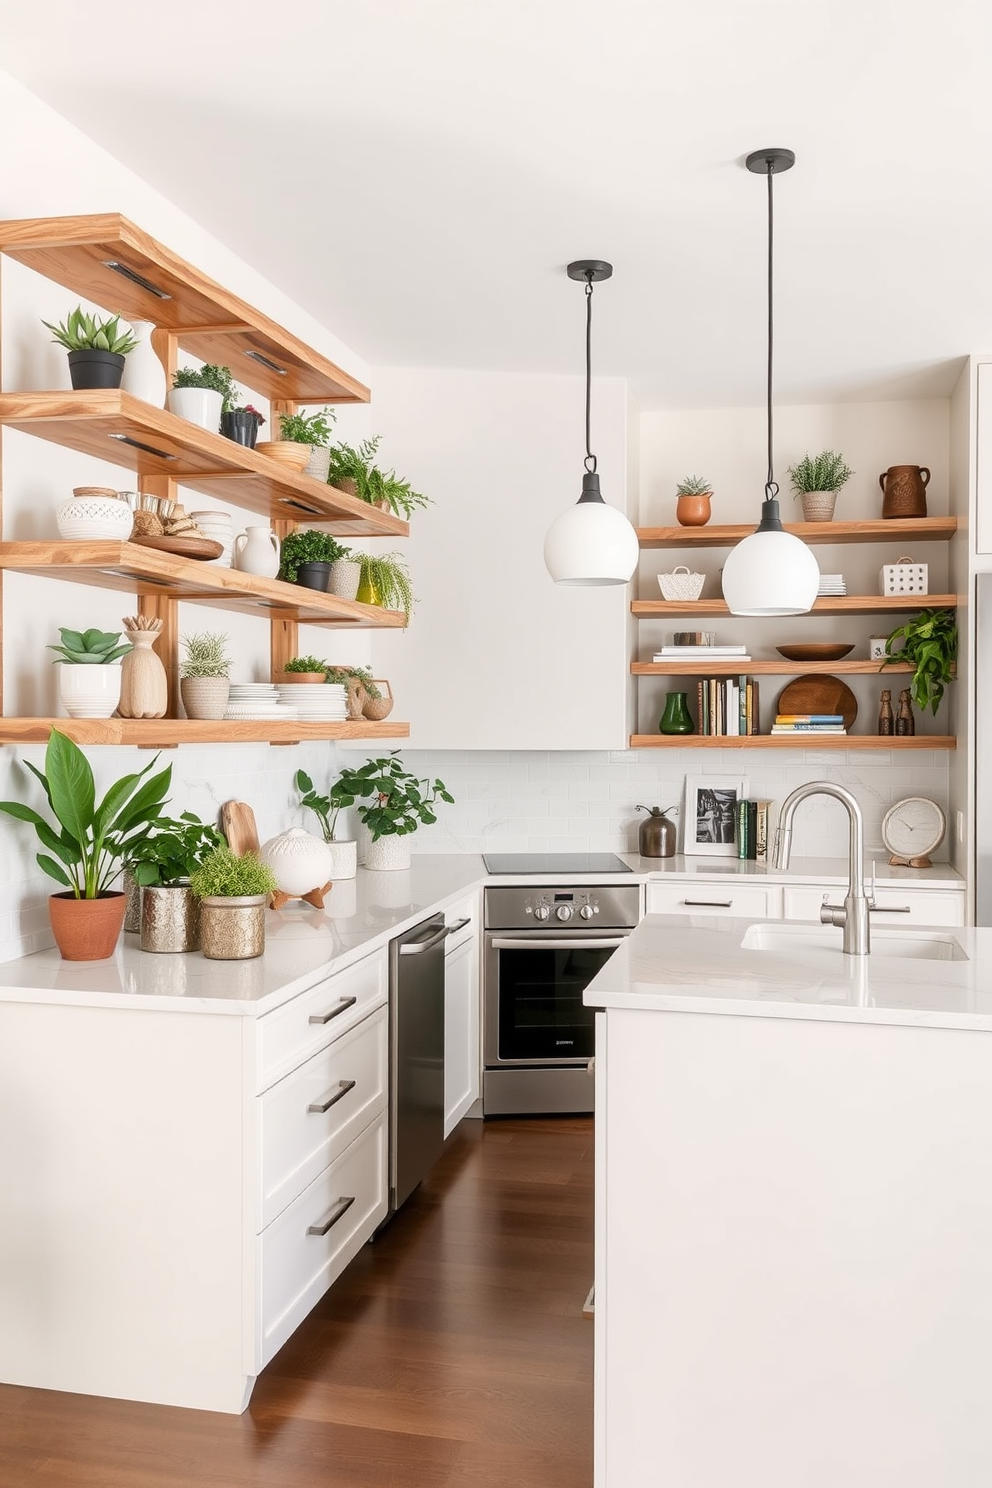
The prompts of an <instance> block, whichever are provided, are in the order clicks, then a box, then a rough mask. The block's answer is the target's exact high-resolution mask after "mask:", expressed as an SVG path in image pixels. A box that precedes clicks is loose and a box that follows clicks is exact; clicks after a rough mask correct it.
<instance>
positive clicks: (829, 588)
mask: <svg viewBox="0 0 992 1488" xmlns="http://www.w3.org/2000/svg"><path fill="white" fill-rule="evenodd" d="M816 592H817V594H824V595H826V594H846V593H847V583H846V581H845V579H844V575H843V574H842V573H839V574H825V573H821V575H820V583H819V587H818V588H817V591H816Z"/></svg>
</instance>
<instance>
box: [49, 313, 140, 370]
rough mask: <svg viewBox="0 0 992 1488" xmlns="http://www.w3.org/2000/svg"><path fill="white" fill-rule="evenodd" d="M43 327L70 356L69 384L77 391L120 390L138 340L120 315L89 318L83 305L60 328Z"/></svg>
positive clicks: (61, 323)
mask: <svg viewBox="0 0 992 1488" xmlns="http://www.w3.org/2000/svg"><path fill="white" fill-rule="evenodd" d="M42 325H44V326H47V327H48V329H49V330H50V331H51V333H52V340H53V341H57V342H58V343H59V345H60V346H64V347H65V349H66V351H67V352H68V353H69V381H70V382H71V383H72V386H73V387H74V388H76V389H77V390H78V389H84V388H119V387H120V385H121V378H122V377H123V376H124V358H125V357H126V356H127V354H128V352H129V351H133V350H134V348H135V347H136V346H137V344H138V341H137V338H136V337H135V336H134V335H133V334H132V331H131V327H130V326H129V325H127V323H126V322H125V323H124V324H122V323H121V318H120V316H119V315H109V316H105V317H101V316H99V315H87V313H86V311H85V310H84V309H83V307H82V305H77V306H76V308H75V310H71V311H70V312H69V314H68V315H67V316H66V318H65V320H64V321H60V322H59V324H58V325H57V326H54V325H52V324H51V322H50V321H47V320H43V321H42Z"/></svg>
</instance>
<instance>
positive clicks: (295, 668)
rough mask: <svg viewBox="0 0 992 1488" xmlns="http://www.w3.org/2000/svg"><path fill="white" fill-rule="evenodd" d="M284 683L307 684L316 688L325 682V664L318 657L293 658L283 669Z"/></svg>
mask: <svg viewBox="0 0 992 1488" xmlns="http://www.w3.org/2000/svg"><path fill="white" fill-rule="evenodd" d="M283 679H284V681H286V682H308V683H310V684H311V685H312V686H317V685H318V684H320V683H322V682H326V681H327V662H326V661H321V660H320V657H319V656H293V657H291V658H290V660H289V661H287V663H286V665H285V666H284V667H283Z"/></svg>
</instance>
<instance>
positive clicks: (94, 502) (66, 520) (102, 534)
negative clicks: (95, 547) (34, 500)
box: [55, 496, 134, 542]
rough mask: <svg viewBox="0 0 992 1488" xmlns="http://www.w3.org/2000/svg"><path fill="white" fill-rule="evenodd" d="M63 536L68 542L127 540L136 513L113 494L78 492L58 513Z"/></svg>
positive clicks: (60, 531) (57, 519)
mask: <svg viewBox="0 0 992 1488" xmlns="http://www.w3.org/2000/svg"><path fill="white" fill-rule="evenodd" d="M55 523H56V526H57V527H58V530H59V537H61V538H63V539H64V540H65V541H67V542H95V541H97V540H98V539H100V538H110V539H113V540H114V541H117V542H126V541H127V539H128V538H129V537H130V536H131V528H132V527H133V526H134V513H133V512H132V510H131V508H130V507H129V506H128V505H127V503H126V502H124V501H118V500H117V499H116V498H115V497H113V496H74V497H73V498H72V500H71V501H64V502H63V503H62V505H61V506H60V507H59V509H58V511H57V512H56V513H55Z"/></svg>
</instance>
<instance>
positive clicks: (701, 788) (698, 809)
mask: <svg viewBox="0 0 992 1488" xmlns="http://www.w3.org/2000/svg"><path fill="white" fill-rule="evenodd" d="M745 800H747V781H746V780H742V779H741V778H740V777H739V776H734V775H687V776H686V778H685V808H684V814H683V817H682V820H683V822H684V823H685V832H684V842H683V845H682V851H683V852H684V853H685V855H686V857H697V856H699V857H712V858H733V857H736V856H737V803H738V801H745Z"/></svg>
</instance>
